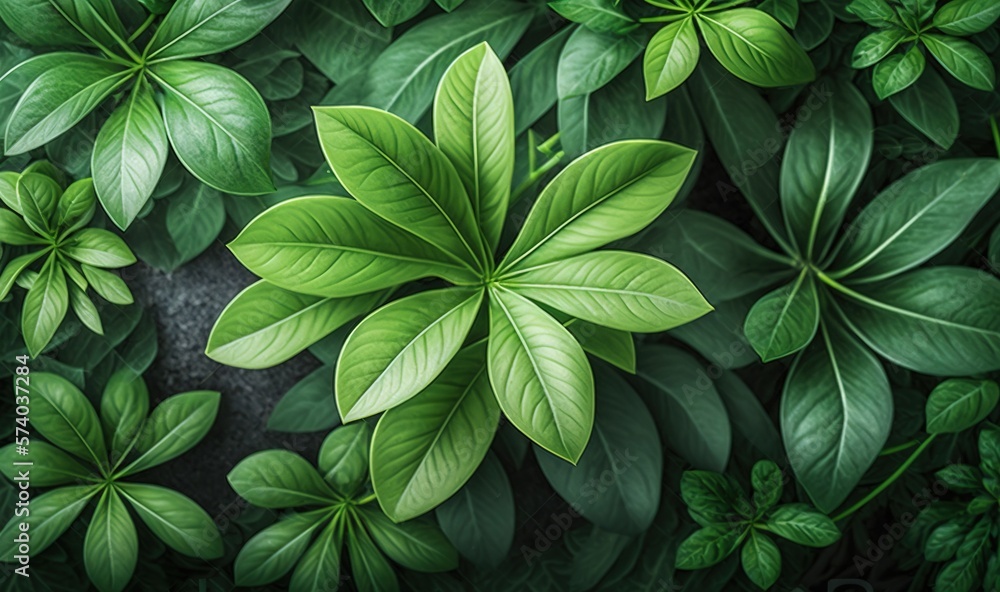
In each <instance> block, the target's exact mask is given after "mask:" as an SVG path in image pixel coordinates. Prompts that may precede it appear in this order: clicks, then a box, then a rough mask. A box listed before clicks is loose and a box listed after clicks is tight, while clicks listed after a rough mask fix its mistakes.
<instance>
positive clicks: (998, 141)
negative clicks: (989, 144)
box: [990, 115, 1000, 158]
mask: <svg viewBox="0 0 1000 592" xmlns="http://www.w3.org/2000/svg"><path fill="white" fill-rule="evenodd" d="M990 130H991V131H992V132H993V145H994V146H996V150H997V157H998V158H1000V130H998V129H997V120H996V118H995V117H994V116H992V115H990Z"/></svg>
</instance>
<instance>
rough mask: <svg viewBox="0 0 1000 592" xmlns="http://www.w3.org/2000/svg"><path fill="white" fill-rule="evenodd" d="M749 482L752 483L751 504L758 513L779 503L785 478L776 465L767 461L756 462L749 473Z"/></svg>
mask: <svg viewBox="0 0 1000 592" xmlns="http://www.w3.org/2000/svg"><path fill="white" fill-rule="evenodd" d="M750 481H751V483H753V503H754V505H755V506H756V507H757V511H758V512H761V513H763V512H764V511H766V510H768V509H770V508H771V507H772V506H774V504H776V503H778V502H779V501H781V490H782V487H783V485H784V482H785V476H784V474H783V473H782V472H781V469H779V468H778V465H776V464H774V463H773V462H771V461H769V460H760V461H757V462H756V463H754V465H753V471H752V472H751V473H750Z"/></svg>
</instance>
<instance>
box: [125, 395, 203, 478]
mask: <svg viewBox="0 0 1000 592" xmlns="http://www.w3.org/2000/svg"><path fill="white" fill-rule="evenodd" d="M219 397H220V395H219V393H217V392H214V391H192V392H190V393H183V394H180V395H174V396H172V397H170V398H168V399H167V400H165V401H163V402H162V403H160V404H159V405H158V406H157V407H156V409H153V412H152V413H151V414H150V415H149V419H147V420H146V425H145V426H144V427H143V430H142V432H141V433H140V434H139V439H138V440H137V441H136V445H135V449H136V451H137V452H139V458H137V459H135V460H134V461H132V463H131V464H130V465H129V466H127V467H126V468H124V469H122V471H121V472H122V474H129V475H134V474H136V473H138V472H139V471H144V470H146V469H149V468H152V467H155V466H156V465H159V464H162V463H165V462H167V461H168V460H170V459H172V458H176V457H178V456H180V455H181V454H184V453H185V452H187V451H188V450H190V449H191V448H193V447H194V446H195V445H196V444H197V443H198V442H200V441H201V439H202V438H204V437H205V434H207V433H208V430H209V429H210V428H211V427H212V424H213V423H214V422H215V416H216V414H218V412H219Z"/></svg>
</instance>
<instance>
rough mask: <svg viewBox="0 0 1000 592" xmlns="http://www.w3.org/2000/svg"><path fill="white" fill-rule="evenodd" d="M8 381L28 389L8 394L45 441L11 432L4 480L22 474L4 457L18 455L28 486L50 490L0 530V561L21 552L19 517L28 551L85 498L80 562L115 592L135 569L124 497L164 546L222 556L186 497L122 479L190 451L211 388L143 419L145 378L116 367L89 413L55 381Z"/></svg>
mask: <svg viewBox="0 0 1000 592" xmlns="http://www.w3.org/2000/svg"><path fill="white" fill-rule="evenodd" d="M22 367H23V366H22ZM17 383H18V384H19V385H23V386H24V388H25V389H27V392H28V393H29V394H25V395H18V397H17V400H16V402H17V404H18V405H25V406H27V405H30V408H31V416H30V417H31V425H32V426H33V428H34V430H35V431H36V432H37V433H38V434H40V435H42V436H43V437H44V438H45V440H46V441H41V440H30V441H29V437H28V436H19V437H18V438H17V441H16V444H8V445H7V446H5V447H3V448H2V449H0V458H2V459H3V460H4V463H3V473H4V476H6V477H7V478H8V479H10V480H12V481H13V482H14V483H17V482H18V479H22V480H23V476H22V475H23V474H19V470H22V469H21V468H20V467H18V466H15V464H14V461H27V462H30V463H32V465H31V468H30V469H29V471H30V482H31V486H32V488H34V487H53V488H54V489H51V490H49V491H47V492H45V493H44V494H41V495H39V496H37V497H35V498H34V499H32V500H31V502H30V505H29V506H26V508H27V510H26V511H23V512H20V511H19V512H18V513H16V514H15V515H14V516H13V517H11V519H10V520H9V521H8V522H7V524H6V526H4V528H3V530H2V531H0V539H2V541H3V543H2V547H0V560H3V561H5V562H16V558H15V555H19V554H21V555H23V554H24V553H23V551H22V550H19V543H18V541H17V540H16V537H17V533H19V532H20V531H21V530H22V527H21V524H22V523H27V524H29V525H30V527H29V532H30V533H31V535H30V543H31V544H30V554H31V555H32V556H34V555H36V554H38V553H41V552H42V551H44V550H45V549H46V548H47V547H49V546H50V545H52V543H54V542H55V541H56V540H57V539H58V538H59V537H61V536H62V535H63V533H65V532H66V531H67V530H68V529H69V528H70V526H71V525H72V524H73V523H74V522H75V521H76V520H77V518H78V517H79V516H80V515H81V513H82V512H83V509H84V508H85V507H86V506H87V505H88V504H89V503H90V502H91V501H92V500H95V501H96V507H95V509H94V513H93V516H92V517H91V518H90V524H89V526H88V527H87V535H86V539H85V541H84V545H83V560H84V564H85V565H86V569H87V575H88V577H89V578H90V580H91V582H93V584H94V586H96V587H97V589H98V590H101V592H118V591H119V590H123V589H124V588H125V586H126V585H127V584H128V582H129V580H130V579H131V578H132V573H133V571H134V569H135V566H136V558H137V553H138V545H139V542H138V535H137V532H136V528H135V524H134V522H133V519H132V516H131V515H130V513H129V511H128V509H127V507H126V504H125V501H127V502H128V504H129V505H130V506H131V507H132V509H133V511H134V512H135V513H136V514H137V515H138V516H139V518H140V519H141V520H142V522H143V523H144V524H145V525H146V526H147V527H148V528H149V530H150V531H151V532H152V533H153V534H154V535H155V536H156V537H157V538H159V539H160V540H161V541H163V543H165V544H166V545H167V546H168V547H170V548H172V549H174V550H176V551H178V552H180V553H183V554H185V555H190V556H193V557H200V558H203V559H212V558H216V557H219V556H221V555H222V539H221V538H220V537H219V532H218V529H216V527H215V523H214V522H213V521H212V519H211V518H210V517H209V516H208V514H206V513H205V511H204V510H202V509H201V508H200V507H199V506H198V505H197V504H196V503H194V502H193V501H191V500H190V499H189V498H188V497H186V496H184V495H182V494H180V493H177V492H175V491H172V490H170V489H167V488H164V487H159V486H156V485H145V484H141V483H133V482H131V481H126V480H125V479H126V478H129V477H132V476H134V475H136V474H138V473H140V472H142V471H145V470H147V469H150V468H152V467H155V466H157V465H160V464H163V463H165V462H167V461H169V460H171V459H173V458H176V457H177V456H179V455H181V454H183V453H184V452H187V451H188V450H190V449H191V448H192V447H194V445H195V444H197V443H198V442H199V441H200V440H201V439H202V438H203V437H204V436H205V434H206V433H207V432H208V430H209V428H210V427H211V426H212V423H213V422H214V421H215V416H216V413H217V412H218V406H219V393H216V392H209V391H196V392H190V393H184V394H180V395H175V396H173V397H170V398H168V399H166V400H165V401H164V402H162V403H160V405H159V406H157V407H156V408H155V409H153V411H152V413H150V414H149V417H148V418H147V412H148V411H149V395H148V393H147V391H146V384H145V382H143V380H142V377H140V376H138V375H136V374H135V373H133V372H132V371H131V370H128V369H124V370H120V371H119V372H117V373H115V374H114V375H113V376H112V377H111V379H110V380H109V381H108V384H107V386H106V387H105V389H104V395H103V397H102V398H101V414H100V418H98V414H97V412H96V411H95V410H94V407H93V406H92V405H91V403H90V401H89V400H88V399H87V397H86V396H85V395H84V394H83V393H82V392H80V390H79V389H77V388H76V387H75V386H73V384H72V383H70V382H69V381H68V380H66V379H65V378H62V377H60V376H58V375H55V374H47V373H42V372H33V373H31V374H30V375H28V376H24V375H23V374H21V373H19V375H18V378H17ZM19 392H20V391H19ZM22 447H26V448H27V449H28V454H27V455H26V456H24V455H22V454H21V453H20V451H19V450H18V449H19V448H22Z"/></svg>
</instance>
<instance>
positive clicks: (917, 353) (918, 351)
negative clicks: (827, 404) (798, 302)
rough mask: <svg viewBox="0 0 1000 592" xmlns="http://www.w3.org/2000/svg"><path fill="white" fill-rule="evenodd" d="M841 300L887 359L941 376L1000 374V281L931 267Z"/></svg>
mask: <svg viewBox="0 0 1000 592" xmlns="http://www.w3.org/2000/svg"><path fill="white" fill-rule="evenodd" d="M858 298H859V299H858V300H855V298H851V299H846V298H845V299H840V300H838V303H840V304H841V306H842V307H843V309H844V312H845V313H847V315H848V318H849V320H850V324H851V327H852V328H853V329H854V331H855V332H856V333H857V334H858V335H860V336H861V338H862V339H864V340H865V342H866V343H867V344H868V346H869V347H871V348H872V349H874V350H875V351H877V352H878V353H879V354H880V355H881V356H883V357H884V358H886V359H888V360H890V361H892V362H895V363H897V364H900V365H902V366H904V367H906V368H910V369H911V370H915V371H917V372H923V373H925V374H934V375H937V376H965V375H970V374H978V373H981V372H990V371H993V370H998V369H1000V280H997V279H996V278H995V277H992V276H990V275H989V274H987V273H985V272H982V271H979V270H975V269H971V268H966V267H931V268H925V269H918V270H916V271H911V272H909V273H906V274H904V275H901V276H899V277H897V278H893V279H891V280H887V281H884V282H880V283H878V284H876V285H874V286H872V287H871V288H870V289H867V290H865V292H864V294H859V295H858Z"/></svg>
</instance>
